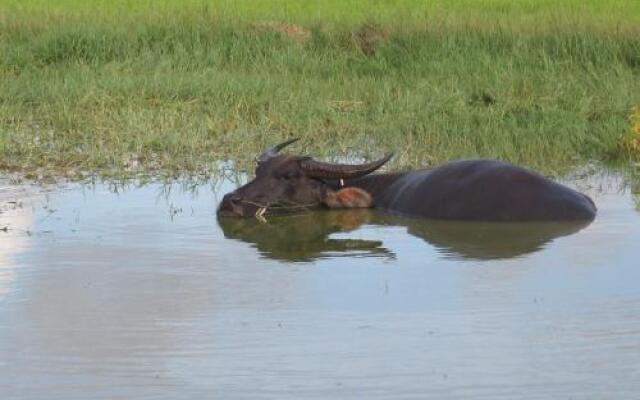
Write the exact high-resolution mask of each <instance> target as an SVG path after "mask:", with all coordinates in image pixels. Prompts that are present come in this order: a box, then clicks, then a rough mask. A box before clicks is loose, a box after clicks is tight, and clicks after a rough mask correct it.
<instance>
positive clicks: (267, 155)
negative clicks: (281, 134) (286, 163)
mask: <svg viewBox="0 0 640 400" xmlns="http://www.w3.org/2000/svg"><path fill="white" fill-rule="evenodd" d="M296 141H298V138H293V139H289V140H287V141H286V142H282V143H280V144H277V145H275V146H273V147H271V148H270V149H267V150H265V152H264V153H262V154H260V157H258V158H257V159H256V160H257V161H258V162H264V161H267V160H268V159H270V158H272V157H275V156H276V155H278V152H279V151H280V150H282V149H284V148H285V147H287V146H288V145H290V144H291V143H293V142H296Z"/></svg>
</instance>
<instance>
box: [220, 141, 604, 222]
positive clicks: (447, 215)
mask: <svg viewBox="0 0 640 400" xmlns="http://www.w3.org/2000/svg"><path fill="white" fill-rule="evenodd" d="M296 140H297V139H291V140H288V141H286V142H284V143H281V144H278V145H276V146H274V147H272V148H270V149H268V150H267V151H265V152H264V153H262V155H260V157H258V158H257V159H256V161H257V167H256V171H255V175H256V176H255V178H254V179H253V180H252V181H250V182H249V183H247V184H246V185H244V186H242V187H240V188H239V189H237V190H235V191H234V192H231V193H228V194H227V195H225V196H224V198H223V199H222V202H221V203H220V206H219V208H218V215H219V216H223V217H224V216H239V217H247V216H256V217H258V218H263V216H264V215H275V214H282V213H292V212H300V211H304V210H309V209H313V208H320V207H328V208H375V209H378V210H382V211H385V212H389V213H393V214H400V215H406V216H416V217H423V218H430V219H445V220H467V221H569V220H592V219H593V218H594V217H595V214H596V207H595V204H594V203H593V201H592V200H591V199H590V198H589V197H587V196H585V195H584V194H582V193H579V192H577V191H575V190H573V189H570V188H568V187H566V186H563V185H561V184H559V183H556V182H553V181H551V180H549V179H547V178H545V177H544V176H542V175H540V174H538V173H536V172H533V171H530V170H528V169H525V168H522V167H518V166H515V165H512V164H509V163H505V162H501V161H495V160H463V161H454V162H449V163H447V164H444V165H441V166H439V167H436V168H432V169H421V170H417V171H409V172H396V173H389V174H372V175H370V174H371V173H372V172H374V171H375V170H377V169H378V168H380V167H381V166H382V165H384V164H385V163H386V162H387V161H388V160H389V159H390V158H391V154H389V155H387V156H385V157H383V158H382V159H380V160H377V161H374V162H371V163H366V164H359V165H346V164H331V163H325V162H320V161H316V160H313V159H312V158H310V157H304V156H293V155H282V154H278V153H279V151H280V150H282V149H283V148H284V147H285V146H287V145H289V144H291V143H293V142H294V141H296Z"/></svg>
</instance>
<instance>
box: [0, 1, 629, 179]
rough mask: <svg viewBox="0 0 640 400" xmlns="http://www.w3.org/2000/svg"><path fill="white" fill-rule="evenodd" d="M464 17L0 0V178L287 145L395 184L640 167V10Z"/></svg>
mask: <svg viewBox="0 0 640 400" xmlns="http://www.w3.org/2000/svg"><path fill="white" fill-rule="evenodd" d="M450 3H454V2H445V1H434V2H422V1H417V0H397V1H373V0H370V1H337V0H331V1H324V2H303V1H289V0H287V1H285V0H280V1H260V2H255V1H246V0H241V1H231V0H224V1H209V2H205V1H195V0H191V1H186V2H178V1H176V0H162V1H147V2H144V1H115V2H107V1H97V0H93V1H80V0H66V1H53V2H52V1H44V0H27V1H17V0H5V1H4V2H3V3H2V4H1V5H0V54H1V55H2V57H1V58H0V166H1V167H3V168H5V169H17V170H21V171H25V172H28V173H31V174H33V173H35V172H37V171H39V170H46V171H56V173H65V172H67V173H70V174H72V175H73V174H76V173H78V172H79V171H85V172H96V173H99V174H102V175H110V174H118V175H126V174H132V173H136V172H139V171H145V172H152V173H156V174H164V173H169V174H174V173H187V174H190V173H205V174H206V173H209V172H212V171H215V170H216V169H217V168H218V165H219V164H218V162H219V161H221V160H230V161H232V162H234V163H235V164H237V165H240V166H242V167H246V166H248V165H249V162H250V160H251V159H252V158H253V156H254V155H255V154H256V153H257V152H259V151H260V150H261V149H262V148H264V147H265V146H267V145H269V144H272V143H274V142H277V141H280V140H283V139H284V138H288V137H291V136H296V137H301V138H302V139H303V140H302V141H301V144H299V145H297V148H296V150H297V151H299V152H305V153H309V154H314V155H317V156H319V157H329V158H330V157H344V156H355V157H375V156H378V155H380V154H382V153H383V152H385V151H388V150H396V152H397V156H396V158H395V167H397V168H405V167H410V166H419V165H426V164H435V163H439V162H442V161H445V160H448V159H454V158H465V157H493V158H500V159H504V160H510V161H512V162H515V163H519V164H524V165H528V166H532V167H534V168H538V169H542V170H544V171H546V172H549V173H553V172H558V171H564V170H566V169H567V168H570V167H571V166H574V165H576V164H580V163H583V162H586V161H589V160H596V161H607V162H625V161H626V160H629V159H630V157H631V156H632V155H630V154H629V151H628V149H629V147H628V146H626V147H625V146H621V145H620V142H621V138H622V137H625V135H628V132H629V130H630V122H629V119H628V116H629V113H630V110H631V109H632V108H633V107H634V106H636V105H639V104H640V2H629V1H596V0H590V1H586V2H584V1H575V0H571V1H565V2H562V3H561V5H556V2H552V1H515V2H513V1H502V0H486V1H471V0H467V1H460V2H455V3H454V4H450ZM265 22H269V23H274V22H277V23H283V24H284V23H288V24H296V25H299V26H300V27H302V28H303V29H304V30H305V34H303V35H300V36H296V37H294V38H290V37H288V36H287V35H286V34H283V33H280V32H272V31H269V29H265V28H264V26H265ZM267 25H268V24H267ZM269 26H273V25H269Z"/></svg>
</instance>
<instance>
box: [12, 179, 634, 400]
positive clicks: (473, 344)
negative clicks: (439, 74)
mask: <svg viewBox="0 0 640 400" xmlns="http://www.w3.org/2000/svg"><path fill="white" fill-rule="evenodd" d="M570 184H571V185H573V186H574V187H578V188H580V189H581V190H583V191H585V192H587V193H589V194H590V195H591V196H592V197H593V198H594V200H595V201H596V204H597V205H598V207H599V213H598V216H597V218H596V219H595V221H593V222H592V223H590V224H580V223H555V224H554V223H547V224H544V223H543V224H482V223H460V222H457V223H451V222H449V223H447V222H439V221H420V220H410V219H402V218H398V217H392V216H387V215H381V214H377V213H372V212H362V211H361V212H316V213H311V214H304V215H297V216H291V217H280V218H270V219H268V221H267V223H260V222H259V221H257V220H254V219H246V220H235V219H231V220H221V221H218V220H217V219H216V217H215V208H216V205H217V202H218V200H219V199H220V198H221V196H222V194H224V193H225V192H226V191H228V190H231V189H232V188H233V187H235V186H234V185H233V184H231V183H229V182H223V183H222V184H219V185H217V186H210V185H205V186H200V187H197V188H195V190H194V189H193V188H190V189H189V190H186V189H185V188H184V187H183V186H181V185H179V184H174V185H169V186H166V185H159V184H150V185H146V186H143V187H141V188H136V187H134V186H128V187H116V186H110V185H80V184H67V185H61V186H56V187H48V188H47V187H44V188H43V187H35V186H29V185H23V186H11V185H8V184H6V183H5V184H0V394H1V398H3V399H65V400H69V399H87V398H93V399H125V398H126V399H131V398H149V399H151V398H153V399H156V398H166V399H194V398H221V399H252V398H255V399H283V398H292V399H302V398H304V399H307V398H318V399H326V398H357V399H374V398H381V399H382V398H385V399H386V398H394V399H412V398H415V399H423V398H437V399H446V398H481V399H482V398H484V399H501V398H504V399H515V398H519V399H520V398H522V399H534V398H536V399H537V398H539V399H568V398H572V399H601V398H615V399H636V398H638V393H640V246H639V243H640V215H639V214H638V212H636V210H635V207H636V206H635V203H634V198H633V196H632V194H631V193H630V192H629V190H627V189H624V187H623V186H624V185H622V181H621V179H620V178H619V177H617V176H615V175H613V176H611V175H606V174H600V175H598V176H594V177H591V178H588V179H584V180H578V181H573V182H571V183H570ZM5 228H6V229H5Z"/></svg>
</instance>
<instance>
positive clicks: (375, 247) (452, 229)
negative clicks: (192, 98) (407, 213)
mask: <svg viewBox="0 0 640 400" xmlns="http://www.w3.org/2000/svg"><path fill="white" fill-rule="evenodd" d="M218 223H219V224H220V227H221V228H222V230H223V232H224V235H225V237H227V238H230V239H237V240H241V241H243V242H246V243H251V244H253V245H254V246H255V247H256V248H257V250H258V251H259V252H260V253H261V254H262V255H264V256H265V257H268V258H271V259H275V260H282V261H297V262H304V261H313V260H316V259H320V258H326V257H336V256H337V255H340V254H341V255H349V256H354V255H361V256H379V257H389V258H395V255H394V253H393V252H392V251H391V250H389V249H387V248H385V247H383V243H382V242H381V241H376V240H359V239H335V238H331V237H330V235H332V234H334V233H340V232H350V231H353V230H355V229H357V228H359V227H360V226H362V225H365V224H368V225H385V226H404V227H406V228H407V232H408V233H409V234H411V235H413V236H415V237H418V238H421V239H423V240H425V241H426V242H427V243H429V244H430V245H432V246H434V247H435V248H436V249H437V250H438V251H439V252H440V253H442V254H443V255H444V256H445V257H450V258H456V259H472V260H494V259H505V258H513V257H519V256H523V255H526V254H529V253H534V252H536V251H538V250H541V249H542V248H544V246H545V245H546V244H548V243H550V242H551V241H553V240H554V239H556V238H559V237H562V236H567V235H571V234H573V233H576V232H578V231H580V230H581V229H583V228H585V227H586V226H588V225H589V224H590V221H564V222H527V223H504V222H501V223H496V222H464V221H438V220H424V219H412V218H406V217H398V216H392V215H385V214H381V213H376V212H373V211H369V210H348V211H317V212H312V213H308V214H302V215H292V216H285V217H273V218H271V219H269V221H267V222H260V221H258V220H256V219H254V218H219V219H218Z"/></svg>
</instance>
